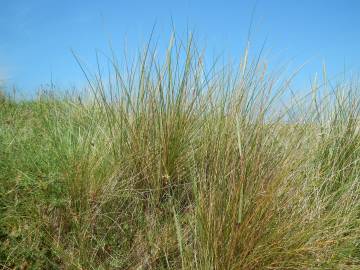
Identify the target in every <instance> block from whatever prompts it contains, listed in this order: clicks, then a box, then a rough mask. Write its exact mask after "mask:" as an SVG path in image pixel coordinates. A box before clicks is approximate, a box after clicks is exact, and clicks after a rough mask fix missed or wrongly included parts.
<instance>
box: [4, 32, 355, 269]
mask: <svg viewBox="0 0 360 270" xmlns="http://www.w3.org/2000/svg"><path fill="white" fill-rule="evenodd" d="M204 58H205V57H204V55H203V54H202V53H201V51H200V50H199V49H198V48H197V47H196V46H195V45H194V43H193V39H192V38H191V37H190V38H189V40H188V42H187V43H185V44H184V43H181V42H179V41H178V40H177V39H175V38H173V39H171V42H170V46H169V48H168V50H167V52H166V57H165V58H164V59H162V58H161V57H158V56H157V54H156V49H151V48H150V45H148V46H147V47H146V49H145V50H144V52H143V53H142V54H140V55H139V58H138V59H137V60H136V61H134V63H133V64H121V63H120V62H119V61H118V60H117V58H116V57H115V56H114V55H113V56H111V57H108V59H107V60H108V62H109V65H110V66H111V70H110V73H109V75H107V76H105V73H104V72H102V69H101V68H100V67H99V69H98V71H97V72H95V73H91V72H87V71H86V70H87V69H86V68H85V66H84V65H83V64H82V61H81V60H80V59H79V58H78V57H77V56H75V59H76V60H77V61H78V63H79V64H80V68H81V69H82V70H83V71H84V73H85V74H84V75H85V77H86V78H87V79H88V82H89V93H88V94H86V95H79V96H76V95H68V96H59V95H57V94H56V93H55V94H49V93H46V92H44V93H42V94H40V95H39V96H38V97H37V98H36V99H34V100H32V101H17V102H15V101H14V102H12V103H11V105H10V103H7V104H8V105H4V104H5V103H1V105H0V106H1V108H0V180H1V183H2V185H1V187H0V194H1V196H0V241H1V246H0V265H1V266H2V267H3V268H4V269H13V268H17V269H358V268H359V267H360V261H359V260H360V246H359V237H360V231H359V213H360V212H359V211H360V209H359V205H360V197H359V194H360V186H359V183H360V182H359V175H360V174H359V173H360V164H359V162H358V161H359V158H360V133H359V130H360V129H359V123H358V119H359V112H360V110H359V108H360V107H359V106H360V103H359V102H360V99H359V97H358V95H357V91H358V87H359V85H358V84H356V83H353V82H351V83H347V82H344V83H342V84H339V85H337V86H336V87H331V88H330V86H329V84H326V83H325V84H324V85H317V84H315V83H314V85H313V86H312V89H310V90H311V94H312V98H310V99H309V98H308V97H304V98H296V99H294V100H293V99H291V98H284V97H286V96H288V95H287V94H288V93H289V92H290V89H289V84H290V81H291V78H286V77H284V76H277V74H274V73H272V72H271V71H269V70H268V69H267V65H266V64H265V62H264V61H263V60H262V59H261V58H260V57H259V58H255V59H251V57H250V56H249V53H248V49H246V50H245V52H244V55H243V58H242V60H241V61H240V63H239V65H232V64H229V65H224V66H219V65H214V66H211V67H210V68H209V67H208V66H206V65H205V63H204V62H205V61H204Z"/></svg>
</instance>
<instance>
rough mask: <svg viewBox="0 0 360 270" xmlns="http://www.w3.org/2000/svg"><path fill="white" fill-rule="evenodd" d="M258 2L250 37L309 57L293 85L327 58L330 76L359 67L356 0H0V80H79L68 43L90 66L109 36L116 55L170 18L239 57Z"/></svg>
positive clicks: (164, 28)
mask: <svg viewBox="0 0 360 270" xmlns="http://www.w3.org/2000/svg"><path fill="white" fill-rule="evenodd" d="M255 6H256V8H255V12H254V17H253V24H252V36H251V42H252V46H253V47H254V48H258V47H260V46H261V45H262V44H263V42H264V41H265V40H266V47H265V48H266V49H265V51H266V54H267V55H268V58H269V61H270V62H271V61H273V62H274V63H276V62H279V61H280V62H281V61H282V62H286V61H287V60H291V63H292V64H291V68H293V69H295V68H296V67H298V66H300V65H301V64H303V63H305V62H306V63H307V64H306V66H305V67H304V68H303V69H302V71H301V74H300V75H299V76H298V79H297V80H298V84H297V85H298V86H299V88H301V87H302V86H303V85H304V84H308V82H309V80H310V78H311V76H313V75H314V73H315V72H319V73H321V68H322V64H323V63H324V62H325V63H326V66H327V69H328V74H329V76H330V78H334V80H336V79H337V78H339V77H341V76H342V75H343V73H344V72H343V71H344V70H346V72H347V73H351V72H353V73H357V72H358V71H359V68H360V50H359V48H360V35H359V34H360V30H359V29H360V16H358V14H359V12H360V1H356V0H338V1H334V0H328V1H325V0H316V1H315V0H312V1H310V0H301V1H295V0H287V1H286V0H283V1H280V0H272V1H269V0H258V1H254V0H243V1H226V0H223V1H220V0H219V1H211V0H208V1H195V0H194V1H190V0H182V1H169V0H168V1H165V0H163V1H160V0H153V1H146V0H143V1H139V0H132V1H115V0H113V1H111V0H103V1H89V0H88V1H85V0H77V1H75V0H71V1H70V0H62V1H57V0H31V1H29V0H1V2H0V79H1V78H3V79H4V78H5V80H6V82H7V85H16V86H17V87H18V88H19V89H20V90H21V91H27V92H30V93H31V92H34V91H35V89H36V88H37V87H38V86H39V85H41V84H46V83H49V82H50V81H51V79H52V80H53V82H54V83H55V84H57V85H59V86H60V87H64V88H66V87H71V86H73V85H77V86H79V85H82V84H83V83H84V77H83V75H82V73H81V71H80V69H79V67H78V66H77V64H76V62H75V60H74V57H73V56H72V54H71V49H73V50H74V51H75V52H76V53H77V54H78V55H79V56H80V57H81V59H83V60H84V61H85V62H86V63H88V64H89V66H90V68H91V67H92V64H93V63H94V61H95V51H96V50H101V51H104V52H105V53H107V52H108V51H109V50H108V41H109V39H111V41H112V43H113V46H114V49H115V50H116V51H118V52H120V53H119V54H118V55H119V56H121V55H122V54H121V53H122V52H123V49H124V44H127V45H126V46H127V47H128V48H130V50H131V49H134V48H136V49H139V48H141V46H142V45H144V43H145V42H146V41H147V40H148V38H149V34H150V32H151V29H152V27H153V26H154V24H155V23H156V28H155V35H154V37H155V39H156V40H159V41H160V44H161V43H163V44H165V43H166V41H167V40H168V38H169V34H170V32H171V29H172V26H171V22H172V21H173V22H174V25H175V28H176V31H177V32H178V33H179V34H180V35H181V34H184V33H186V30H187V29H188V28H189V29H190V30H193V31H194V32H195V34H196V38H197V41H198V44H199V46H205V47H206V48H207V52H208V53H210V54H212V55H217V54H225V55H230V56H233V57H238V56H239V55H240V54H241V53H242V50H243V48H244V45H245V44H246V39H247V33H248V30H249V27H250V21H251V14H252V11H253V10H254V7H255Z"/></svg>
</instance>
